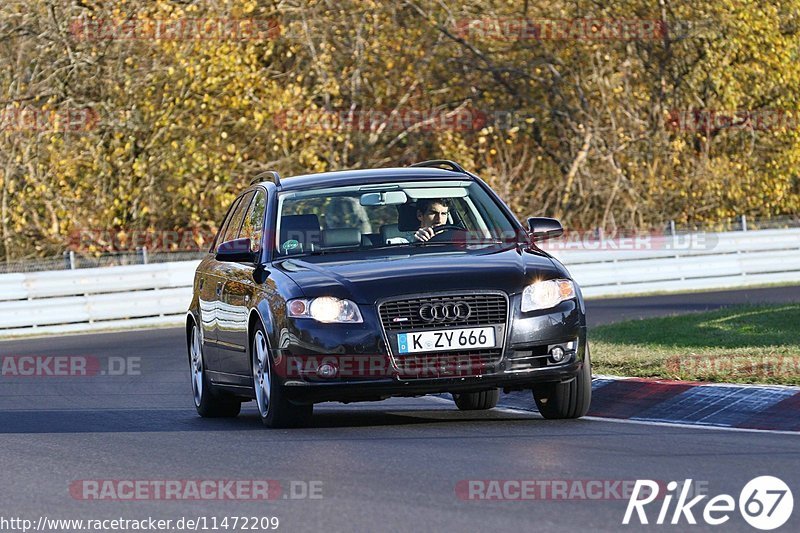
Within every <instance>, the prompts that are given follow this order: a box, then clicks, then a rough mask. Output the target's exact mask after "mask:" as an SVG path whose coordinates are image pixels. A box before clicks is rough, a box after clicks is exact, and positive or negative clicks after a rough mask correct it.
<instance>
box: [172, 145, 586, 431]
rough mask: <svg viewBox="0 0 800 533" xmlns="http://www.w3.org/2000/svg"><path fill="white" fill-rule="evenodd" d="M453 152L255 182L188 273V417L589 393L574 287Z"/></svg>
mask: <svg viewBox="0 0 800 533" xmlns="http://www.w3.org/2000/svg"><path fill="white" fill-rule="evenodd" d="M562 231H563V230H562V227H561V224H560V223H559V222H558V221H556V220H553V219H549V218H530V219H528V228H527V229H525V228H524V227H523V226H522V225H521V224H520V222H519V221H518V220H517V219H516V218H515V217H514V215H513V214H512V212H511V211H510V210H509V208H508V207H507V206H506V205H505V204H504V203H503V201H502V200H501V199H500V198H499V197H498V196H497V195H496V194H495V193H494V192H493V191H492V190H491V189H490V188H489V187H488V185H486V183H484V182H483V181H482V180H481V179H480V178H479V177H477V176H476V175H474V174H472V173H470V172H468V171H466V170H464V169H463V168H462V167H461V166H459V165H458V164H456V163H454V162H452V161H426V162H424V163H418V164H416V165H412V166H411V167H404V168H382V169H372V170H354V171H341V172H326V173H321V174H310V175H303V176H295V177H290V178H285V179H281V178H280V176H279V175H278V174H277V173H276V172H266V173H262V174H260V175H259V176H257V177H256V179H255V180H254V181H253V183H252V184H251V185H250V187H249V188H247V189H246V190H245V191H244V192H243V193H242V194H241V195H240V196H239V197H238V198H237V199H236V200H235V201H234V202H233V204H232V205H231V207H230V209H229V211H228V213H227V215H226V217H225V219H224V221H223V223H222V225H221V226H220V230H219V234H218V235H217V237H216V239H215V242H214V243H213V245H212V247H211V249H210V251H209V254H208V256H207V257H206V258H205V259H203V261H202V262H201V263H200V265H199V267H198V268H197V272H196V274H195V279H194V294H193V298H192V302H191V304H190V307H189V311H188V313H187V317H186V337H187V344H188V355H189V362H190V366H191V376H192V388H193V392H194V402H195V406H196V407H197V411H198V413H199V414H200V415H201V416H204V417H219V416H231V417H232V416H236V415H238V414H239V411H240V409H241V404H242V402H244V401H249V400H253V399H255V400H256V403H257V405H258V411H259V413H260V415H261V419H262V421H263V422H264V424H265V425H266V426H269V427H286V426H297V425H302V424H304V423H307V422H308V421H309V419H310V417H311V415H312V412H313V407H314V404H315V403H319V402H327V401H339V402H356V401H376V400H383V399H386V398H389V397H392V396H422V395H426V394H435V393H450V394H451V395H452V397H453V400H454V401H455V405H456V406H457V407H458V408H459V409H462V410H478V409H491V408H493V407H495V406H496V405H497V402H498V398H499V393H500V391H501V390H502V391H504V392H511V391H519V390H531V391H533V398H534V400H535V401H536V404H537V406H538V408H539V411H540V412H541V414H542V415H543V416H544V417H545V418H577V417H580V416H583V415H584V414H586V412H587V410H588V408H589V402H590V399H591V366H590V360H589V347H588V345H587V342H586V317H585V308H584V303H583V298H582V296H581V292H580V288H579V287H578V285H577V284H576V283H575V282H574V281H573V280H572V279H571V277H570V275H569V273H568V272H567V269H566V268H564V266H563V265H562V264H561V263H560V262H558V261H557V260H556V259H554V258H553V257H551V256H550V255H548V254H547V253H545V252H544V251H542V250H541V249H539V248H538V247H537V245H536V243H537V242H538V241H541V240H543V239H547V238H551V237H555V236H558V235H560V234H561V233H562Z"/></svg>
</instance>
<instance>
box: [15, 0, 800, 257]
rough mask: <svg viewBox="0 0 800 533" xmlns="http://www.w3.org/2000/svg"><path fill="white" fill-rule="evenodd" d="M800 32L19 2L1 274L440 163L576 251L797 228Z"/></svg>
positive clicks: (597, 10) (622, 1) (453, 15)
mask: <svg viewBox="0 0 800 533" xmlns="http://www.w3.org/2000/svg"><path fill="white" fill-rule="evenodd" d="M798 32H800V1H798V0H792V1H788V2H780V3H778V2H769V3H768V2H759V1H755V0H753V1H747V0H719V1H715V2H695V1H671V0H670V1H664V2H645V1H643V0H619V1H613V2H606V3H602V2H593V1H584V0H578V1H568V2H567V1H560V0H556V1H554V2H536V3H534V2H527V1H518V0H517V1H501V0H466V1H461V2H455V1H450V0H444V1H440V0H405V1H383V2H379V1H374V0H270V1H267V0H227V1H222V0H218V1H214V0H194V1H191V0H187V1H180V2H179V1H167V0H127V1H125V0H114V1H99V0H25V1H19V0H4V2H3V3H2V4H0V67H1V68H0V101H2V105H1V106H0V189H1V190H0V195H1V197H0V222H1V224H0V258H4V259H6V260H9V259H15V258H21V257H31V256H44V255H52V254H56V253H60V252H61V251H63V250H64V249H65V248H66V247H67V246H68V243H69V242H70V236H71V235H74V234H75V232H78V231H96V230H98V229H111V230H121V231H130V232H141V231H149V230H175V231H178V230H179V231H183V232H187V233H191V234H196V235H201V236H202V235H208V234H209V233H211V234H213V231H214V229H215V226H216V224H217V223H218V221H219V220H220V219H221V217H222V215H223V213H224V210H225V209H226V208H227V206H228V204H229V203H230V201H231V200H232V199H233V198H234V195H235V194H237V192H238V191H240V190H241V189H242V188H243V187H244V186H245V185H246V184H248V183H249V181H250V179H251V177H252V176H253V175H255V174H256V173H257V172H259V171H261V170H266V169H277V170H279V171H280V172H281V173H282V174H283V175H292V174H299V173H308V172H319V171H325V170H336V169H348V168H361V167H375V166H396V165H406V164H410V163H413V162H415V161H418V160H423V159H429V158H449V159H454V160H457V161H459V162H460V163H461V164H462V165H464V166H466V167H467V168H469V169H471V170H474V171H475V172H477V173H478V174H479V175H481V176H482V177H483V178H484V179H486V180H487V181H488V182H489V183H490V185H492V186H493V187H494V188H495V190H497V191H498V192H499V193H500V194H501V195H502V196H503V197H504V198H505V199H506V201H507V202H508V203H509V205H511V207H512V208H513V209H514V211H515V212H516V213H517V214H518V215H519V216H520V217H525V216H529V215H547V216H556V217H560V218H561V219H562V220H563V221H564V223H565V225H567V226H570V227H574V228H579V227H580V228H590V227H603V228H607V229H610V230H613V229H615V228H639V229H647V228H660V227H663V224H664V223H665V222H666V221H668V220H675V221H677V222H678V223H705V224H713V223H714V222H716V221H719V220H722V219H725V218H727V217H731V216H736V215H739V214H746V215H749V216H758V217H765V216H766V217H769V216H776V215H784V214H796V213H798V211H800V177H798V175H799V173H800V143H799V142H798V140H799V134H800V125H799V124H800V119H798V114H797V113H798V109H800V106H798V104H799V103H800V102H798V100H799V99H800V69H799V68H798V64H799V63H800V57H798V56H800V33H798ZM201 240H202V238H201ZM199 244H202V243H199ZM94 248H95V249H97V250H102V249H103V248H104V244H103V243H102V242H99V243H97V245H96V246H95V247H94Z"/></svg>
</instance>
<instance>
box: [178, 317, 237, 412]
mask: <svg viewBox="0 0 800 533" xmlns="http://www.w3.org/2000/svg"><path fill="white" fill-rule="evenodd" d="M188 340H189V365H190V369H191V373H192V393H193V395H194V407H195V409H197V414H199V415H200V416H202V417H203V418H220V417H234V416H237V415H238V414H239V411H240V410H241V409H242V402H240V401H239V400H237V399H236V398H232V397H230V396H228V395H226V394H225V393H218V392H217V391H215V390H214V389H213V388H212V385H211V383H210V382H209V380H208V376H207V375H206V363H205V358H204V357H203V340H202V338H201V337H200V329H199V328H198V327H197V324H192V330H191V332H190V333H189V338H188Z"/></svg>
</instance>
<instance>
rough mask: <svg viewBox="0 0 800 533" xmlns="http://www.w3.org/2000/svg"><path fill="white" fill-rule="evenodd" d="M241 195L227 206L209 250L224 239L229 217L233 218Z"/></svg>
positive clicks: (212, 249)
mask: <svg viewBox="0 0 800 533" xmlns="http://www.w3.org/2000/svg"><path fill="white" fill-rule="evenodd" d="M241 199H242V198H241V196H240V197H238V198H236V199H235V200H234V201H233V203H232V204H231V206H230V207H229V208H228V212H227V213H226V214H225V218H224V219H223V220H222V224H220V225H219V231H217V236H216V237H215V238H214V244H213V245H212V246H211V251H212V252H215V251H216V250H217V247H218V246H219V245H220V244H222V242H223V241H224V240H225V239H224V238H223V237H224V236H225V232H226V231H227V229H228V225H229V224H230V222H231V218H233V214H234V213H235V212H236V207H237V206H238V205H239V201H240V200H241Z"/></svg>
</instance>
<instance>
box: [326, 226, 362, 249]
mask: <svg viewBox="0 0 800 533" xmlns="http://www.w3.org/2000/svg"><path fill="white" fill-rule="evenodd" d="M322 245H323V246H325V247H329V246H361V231H360V230H359V229H358V228H336V229H326V230H324V231H323V232H322Z"/></svg>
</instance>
